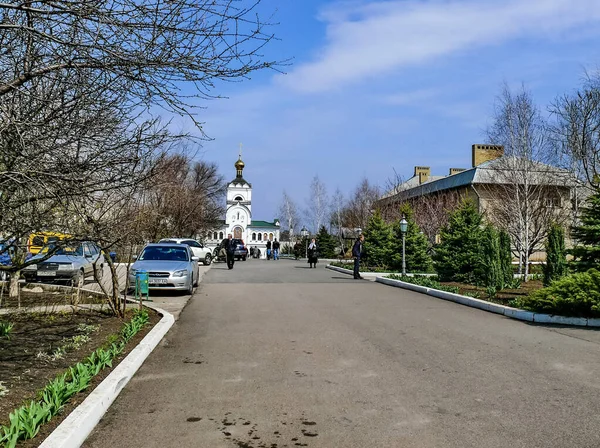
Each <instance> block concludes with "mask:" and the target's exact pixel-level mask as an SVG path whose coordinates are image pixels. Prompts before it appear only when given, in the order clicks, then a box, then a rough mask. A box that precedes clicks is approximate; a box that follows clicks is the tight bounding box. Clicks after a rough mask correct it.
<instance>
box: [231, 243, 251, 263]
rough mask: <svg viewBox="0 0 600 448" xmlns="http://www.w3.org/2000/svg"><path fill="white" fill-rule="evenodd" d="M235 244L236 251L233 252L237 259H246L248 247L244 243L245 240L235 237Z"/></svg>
mask: <svg viewBox="0 0 600 448" xmlns="http://www.w3.org/2000/svg"><path fill="white" fill-rule="evenodd" d="M233 244H235V251H234V252H233V255H234V257H235V258H236V259H237V260H240V259H241V260H243V261H246V258H248V249H247V248H246V245H245V244H244V240H238V239H235V238H234V239H233Z"/></svg>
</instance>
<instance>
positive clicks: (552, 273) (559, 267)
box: [544, 224, 567, 286]
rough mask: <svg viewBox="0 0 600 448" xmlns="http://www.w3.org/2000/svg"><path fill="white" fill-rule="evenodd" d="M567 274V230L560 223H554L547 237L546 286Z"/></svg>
mask: <svg viewBox="0 0 600 448" xmlns="http://www.w3.org/2000/svg"><path fill="white" fill-rule="evenodd" d="M566 274H567V258H566V253H565V232H564V231H563V229H562V227H561V226H559V225H558V224H552V226H550V230H549V231H548V238H547V239H546V264H545V265H544V286H549V285H550V283H552V282H553V281H554V280H558V279H559V278H561V277H564V276H565V275H566Z"/></svg>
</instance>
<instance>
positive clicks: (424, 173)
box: [415, 166, 431, 185]
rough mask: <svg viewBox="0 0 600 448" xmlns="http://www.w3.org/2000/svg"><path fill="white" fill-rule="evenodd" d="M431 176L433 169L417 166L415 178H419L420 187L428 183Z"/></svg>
mask: <svg viewBox="0 0 600 448" xmlns="http://www.w3.org/2000/svg"><path fill="white" fill-rule="evenodd" d="M430 175H431V169H430V168H429V167H428V166H415V176H419V185H420V184H422V183H425V182H427V179H429V176H430Z"/></svg>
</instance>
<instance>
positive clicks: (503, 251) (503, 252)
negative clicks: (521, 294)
mask: <svg viewBox="0 0 600 448" xmlns="http://www.w3.org/2000/svg"><path fill="white" fill-rule="evenodd" d="M498 237H499V238H500V269H501V270H502V278H503V280H504V287H505V288H506V287H509V286H511V287H512V286H514V284H515V282H514V280H515V278H514V276H513V266H512V259H513V257H512V250H511V241H510V235H509V234H508V233H507V232H506V231H504V230H501V231H500V232H499V234H498ZM520 284H521V283H520V282H519V285H520ZM517 288H518V287H517Z"/></svg>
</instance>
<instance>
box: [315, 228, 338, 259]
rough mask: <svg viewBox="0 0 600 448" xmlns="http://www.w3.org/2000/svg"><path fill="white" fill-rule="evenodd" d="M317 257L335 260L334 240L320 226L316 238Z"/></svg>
mask: <svg viewBox="0 0 600 448" xmlns="http://www.w3.org/2000/svg"><path fill="white" fill-rule="evenodd" d="M316 240H317V247H318V249H319V256H320V257H322V258H335V246H336V244H335V239H334V238H333V236H331V235H330V234H329V232H328V231H327V229H326V228H325V226H321V228H320V229H319V233H318V234H317V237H316Z"/></svg>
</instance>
